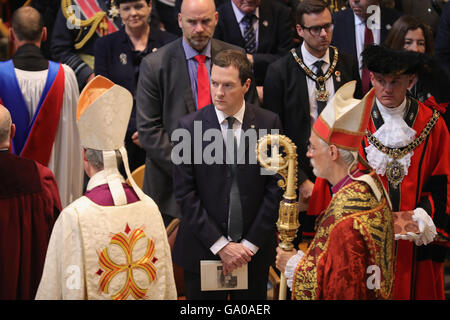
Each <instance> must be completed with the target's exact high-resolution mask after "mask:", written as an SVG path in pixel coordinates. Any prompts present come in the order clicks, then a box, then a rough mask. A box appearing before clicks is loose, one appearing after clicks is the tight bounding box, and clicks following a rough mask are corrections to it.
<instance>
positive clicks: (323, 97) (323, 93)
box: [316, 88, 329, 102]
mask: <svg viewBox="0 0 450 320" xmlns="http://www.w3.org/2000/svg"><path fill="white" fill-rule="evenodd" d="M328 96H329V94H328V91H327V90H326V89H325V88H320V90H317V89H316V100H317V101H322V102H327V101H328Z"/></svg>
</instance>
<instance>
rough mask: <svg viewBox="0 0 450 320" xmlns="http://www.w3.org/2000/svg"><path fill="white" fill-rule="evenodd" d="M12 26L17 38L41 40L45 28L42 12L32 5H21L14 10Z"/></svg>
mask: <svg viewBox="0 0 450 320" xmlns="http://www.w3.org/2000/svg"><path fill="white" fill-rule="evenodd" d="M11 27H12V30H13V32H14V35H15V38H16V40H19V41H26V42H40V41H41V38H42V32H43V29H44V22H43V20H42V16H41V14H40V13H39V12H38V11H37V10H36V9H34V8H32V7H21V8H19V9H17V10H16V11H14V14H13V16H12V19H11Z"/></svg>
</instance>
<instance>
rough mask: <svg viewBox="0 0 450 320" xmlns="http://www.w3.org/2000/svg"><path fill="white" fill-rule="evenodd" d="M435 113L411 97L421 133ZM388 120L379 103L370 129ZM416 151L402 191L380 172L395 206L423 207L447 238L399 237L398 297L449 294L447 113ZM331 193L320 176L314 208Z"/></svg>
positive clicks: (411, 115) (412, 117)
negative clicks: (446, 282)
mask: <svg viewBox="0 0 450 320" xmlns="http://www.w3.org/2000/svg"><path fill="white" fill-rule="evenodd" d="M368 103H372V101H368ZM432 113H433V111H432V110H431V109H429V108H428V107H426V106H425V105H423V104H422V103H420V102H419V103H418V102H417V101H415V100H411V104H410V108H409V110H408V111H407V112H406V114H405V122H406V123H407V124H408V125H409V126H410V127H412V128H413V129H414V130H415V131H416V132H417V135H416V136H418V135H419V134H420V133H421V132H422V130H423V129H424V127H425V126H426V124H427V123H428V121H429V120H430V118H431V117H432ZM382 124H383V120H382V119H381V117H380V113H379V111H378V108H377V107H376V105H374V107H373V110H372V117H371V121H370V122H369V131H370V132H371V133H374V132H375V131H376V130H377V128H379V127H380V126H381V125H382ZM366 146H368V141H367V138H364V140H363V144H362V147H361V149H360V154H361V155H362V156H363V157H365V151H364V148H365V147H366ZM413 152H414V154H413V156H412V157H411V165H410V167H409V168H408V175H407V176H405V177H404V179H403V181H402V183H401V185H400V186H399V189H397V190H398V191H397V190H396V189H394V188H393V187H392V186H389V184H388V181H387V178H386V176H385V175H383V176H380V178H381V180H382V181H383V184H384V186H385V188H386V190H387V191H388V193H389V196H390V198H391V202H392V206H393V211H406V210H414V209H415V208H418V207H421V208H423V209H424V210H425V211H426V212H427V213H428V214H429V215H430V216H431V217H432V219H433V222H434V224H435V226H436V230H437V232H438V235H439V236H440V238H441V239H444V241H434V242H433V243H431V244H428V245H427V246H423V245H422V246H416V245H415V244H414V243H413V242H410V241H407V240H399V241H397V248H396V251H397V258H396V273H395V289H394V296H393V298H394V299H444V298H445V295H444V276H443V261H444V260H445V254H446V250H447V247H448V246H449V241H448V240H450V201H449V200H450V180H449V177H450V136H449V133H448V130H447V127H446V125H445V122H444V120H443V119H442V118H440V119H439V120H438V121H437V123H436V124H435V126H434V127H433V129H432V130H431V132H430V134H429V136H428V137H427V138H426V139H425V141H424V142H423V143H421V144H420V145H419V146H418V147H417V148H416V149H414V151H413ZM330 198H331V196H330V192H329V186H328V183H327V182H326V181H324V180H323V179H316V184H315V186H314V191H313V196H312V197H311V200H310V207H309V209H308V214H309V215H317V214H320V212H322V211H323V210H324V209H325V208H326V206H327V204H328V202H329V201H330Z"/></svg>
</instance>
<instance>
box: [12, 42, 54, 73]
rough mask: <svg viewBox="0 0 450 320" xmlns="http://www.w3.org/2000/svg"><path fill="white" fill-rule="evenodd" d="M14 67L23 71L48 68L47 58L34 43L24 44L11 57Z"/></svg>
mask: <svg viewBox="0 0 450 320" xmlns="http://www.w3.org/2000/svg"><path fill="white" fill-rule="evenodd" d="M12 61H13V64H14V68H17V69H20V70H25V71H42V70H47V69H48V60H47V59H45V58H44V55H43V54H42V52H41V49H40V48H38V47H37V46H35V45H34V44H24V45H23V46H21V47H20V48H18V49H17V51H16V53H15V54H14V56H13V57H12Z"/></svg>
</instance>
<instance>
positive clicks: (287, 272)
mask: <svg viewBox="0 0 450 320" xmlns="http://www.w3.org/2000/svg"><path fill="white" fill-rule="evenodd" d="M304 255H305V254H304V253H303V251H301V250H298V251H297V254H295V255H293V256H292V257H291V258H290V259H289V260H288V262H287V263H286V267H285V268H284V276H285V277H286V284H287V286H288V287H289V289H292V280H293V279H294V272H295V269H296V268H297V265H298V264H299V262H300V260H302V258H303V256H304Z"/></svg>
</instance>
